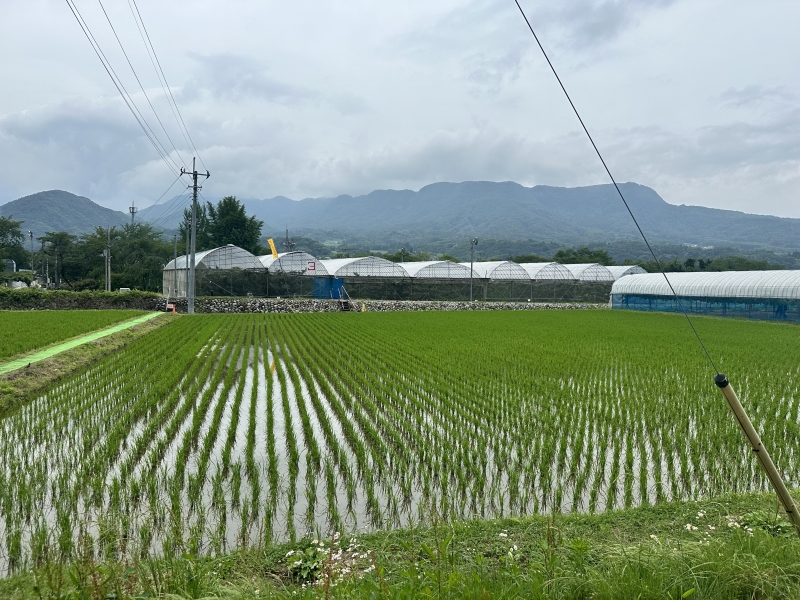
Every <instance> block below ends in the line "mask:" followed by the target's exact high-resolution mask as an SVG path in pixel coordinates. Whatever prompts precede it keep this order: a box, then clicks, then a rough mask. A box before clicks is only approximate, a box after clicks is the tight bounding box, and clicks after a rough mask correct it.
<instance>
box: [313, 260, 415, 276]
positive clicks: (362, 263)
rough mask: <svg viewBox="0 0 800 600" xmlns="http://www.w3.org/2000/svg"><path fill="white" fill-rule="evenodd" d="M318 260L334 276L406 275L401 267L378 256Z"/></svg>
mask: <svg viewBox="0 0 800 600" xmlns="http://www.w3.org/2000/svg"><path fill="white" fill-rule="evenodd" d="M320 262H321V263H322V265H323V266H324V267H325V269H326V270H327V271H328V274H329V275H333V276H334V277H359V276H360V277H408V272H407V271H406V270H405V269H404V268H403V267H401V266H400V265H398V264H397V263H393V262H391V261H388V260H386V259H385V258H380V257H378V256H362V257H360V258H329V259H325V260H321V261H320Z"/></svg>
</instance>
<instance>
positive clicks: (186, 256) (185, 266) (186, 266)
mask: <svg viewBox="0 0 800 600" xmlns="http://www.w3.org/2000/svg"><path fill="white" fill-rule="evenodd" d="M183 271H184V273H183V294H184V296H186V297H187V298H188V297H189V229H187V230H186V254H184V255H183Z"/></svg>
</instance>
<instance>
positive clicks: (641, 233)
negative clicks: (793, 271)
mask: <svg viewBox="0 0 800 600" xmlns="http://www.w3.org/2000/svg"><path fill="white" fill-rule="evenodd" d="M514 3H515V4H516V5H517V8H518V9H519V12H520V14H521V15H522V18H523V19H525V23H526V24H527V25H528V29H530V32H531V34H532V35H533V39H534V40H536V44H537V45H538V46H539V50H541V51H542V55H543V56H544V59H545V60H546V61H547V64H548V65H549V66H550V70H551V71H552V72H553V75H555V78H556V81H558V85H559V86H561V91H563V92H564V95H565V96H566V97H567V101H568V102H569V105H570V106H571V107H572V111H573V112H574V113H575V116H576V117H578V121H579V122H580V124H581V127H583V131H584V132H585V133H586V137H588V138H589V142H591V144H592V148H594V151H595V153H597V157H598V158H599V159H600V162H601V163H602V164H603V168H604V169H605V171H606V173H607V174H608V177H609V179H611V183H613V184H614V189H616V190H617V194H619V197H620V199H622V203H623V204H624V205H625V208H626V209H627V211H628V214H629V215H630V217H631V219H633V223H634V225H636V229H638V230H639V235H641V236H642V239H643V240H644V243H645V245H646V246H647V249H648V250H649V251H650V256H652V257H653V260H654V261H655V263H656V265H658V270H659V271H660V272H661V275H662V276H663V277H664V280H665V281H666V282H667V285H668V286H669V289H670V291H672V295H673V296H674V297H675V300H677V302H678V307H679V308H680V310H681V312H682V313H683V316H684V317H686V321H687V322H688V323H689V327H691V328H692V331H693V332H694V335H695V337H696V338H697V341H698V342H699V344H700V347H701V348H702V349H703V352H704V353H705V355H706V358H707V359H708V362H709V363H711V367H712V368H713V369H714V371H715V372H716V373H717V374H719V369H717V366H716V365H715V364H714V361H713V360H712V358H711V355H710V354H709V353H708V349H707V348H706V345H705V344H704V343H703V340H702V338H701V337H700V334H699V333H698V332H697V329H695V327H694V323H692V319H691V318H690V317H689V313H687V312H686V309H685V308H684V306H683V303H682V302H681V299H680V297H679V296H678V294H677V293H676V292H675V289H674V288H673V287H672V283H671V282H670V280H669V277H667V273H666V272H665V271H664V267H663V266H662V265H661V261H660V260H658V257H657V256H656V253H655V252H654V251H653V248H652V247H651V246H650V242H648V241H647V237H646V236H645V235H644V231H642V228H641V227H640V226H639V222H638V221H637V220H636V217H635V216H634V215H633V211H632V210H631V207H630V206H629V205H628V201H627V200H626V199H625V196H624V195H623V194H622V190H620V189H619V185H617V181H616V179H614V176H613V175H612V174H611V170H610V169H609V168H608V165H607V164H606V161H605V159H603V155H602V154H600V150H599V149H598V147H597V144H595V143H594V139H593V138H592V134H590V133H589V129H588V128H587V127H586V125H585V123H584V122H583V119H582V118H581V115H580V113H578V109H577V108H576V107H575V104H574V103H573V102H572V98H570V95H569V93H567V88H566V87H564V84H563V82H562V81H561V78H560V77H559V76H558V73H557V72H556V68H555V67H554V66H553V63H552V62H551V61H550V57H549V56H547V52H545V50H544V46H542V43H541V42H540V41H539V37H538V36H537V35H536V32H535V31H534V30H533V26H532V25H531V22H530V21H529V20H528V17H527V15H526V14H525V11H524V10H522V6H520V4H519V0H514Z"/></svg>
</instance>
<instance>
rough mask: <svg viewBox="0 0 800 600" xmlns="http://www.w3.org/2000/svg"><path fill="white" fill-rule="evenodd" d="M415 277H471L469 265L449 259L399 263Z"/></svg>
mask: <svg viewBox="0 0 800 600" xmlns="http://www.w3.org/2000/svg"><path fill="white" fill-rule="evenodd" d="M397 264H398V265H400V266H401V267H403V269H405V271H406V273H408V276H409V277H413V278H414V279H460V280H465V279H469V267H466V266H464V265H463V264H459V263H454V262H452V261H449V260H425V261H420V262H403V263H397Z"/></svg>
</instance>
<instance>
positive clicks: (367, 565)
mask: <svg viewBox="0 0 800 600" xmlns="http://www.w3.org/2000/svg"><path fill="white" fill-rule="evenodd" d="M85 551H86V549H85V548H84V554H83V558H81V559H79V560H78V561H77V562H76V563H73V564H72V565H71V566H70V567H62V566H59V565H58V564H56V563H51V564H50V565H49V566H47V567H42V568H37V569H34V570H32V571H27V572H24V573H22V574H18V575H15V576H13V577H11V578H8V579H6V580H0V597H3V598H13V599H20V600H21V599H24V598H76V599H77V598H153V597H180V598H204V597H208V598H211V597H215V598H216V597H221V598H242V599H245V598H253V599H255V598H258V599H262V598H319V597H324V598H481V599H483V598H551V599H554V598H587V599H588V598H593V599H603V598H626V599H627V598H638V599H641V600H647V599H662V598H666V599H669V598H672V599H679V598H693V599H710V598H714V599H717V598H720V599H722V598H725V599H727V598H770V599H773V598H774V599H780V598H787V599H788V598H798V597H800V541H799V540H798V538H797V535H796V534H795V533H794V531H793V530H792V529H791V528H790V527H789V525H788V523H787V522H786V521H785V520H784V519H782V518H777V517H776V512H775V503H774V497H773V496H770V495H746V496H730V497H726V498H723V499H717V500H713V501H702V502H686V503H665V504H660V505H657V506H649V507H642V508H637V509H631V510H627V511H617V512H609V513H605V514H602V515H576V514H573V515H558V516H556V517H546V516H537V517H532V518H524V519H505V520H492V521H469V522H460V523H454V524H447V523H441V524H439V525H436V526H430V527H425V528H420V529H404V530H399V531H394V532H381V533H373V534H365V535H362V536H358V538H357V539H356V538H354V537H351V536H343V537H341V538H338V539H334V540H332V539H331V536H328V537H327V538H323V537H320V538H319V540H310V539H305V540H302V541H300V542H297V543H294V544H279V545H272V546H269V547H268V548H266V549H259V550H256V549H250V550H243V551H239V552H237V553H233V554H227V555H222V556H218V557H213V558H198V557H195V556H191V555H188V554H185V555H178V556H177V557H175V558H169V559H152V560H145V561H138V560H137V559H136V558H135V557H133V556H128V557H125V556H121V557H120V560H119V561H118V562H107V563H104V564H95V563H94V562H93V560H92V559H91V558H90V557H89V555H88V554H86V552H85ZM173 595H174V596H173Z"/></svg>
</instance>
